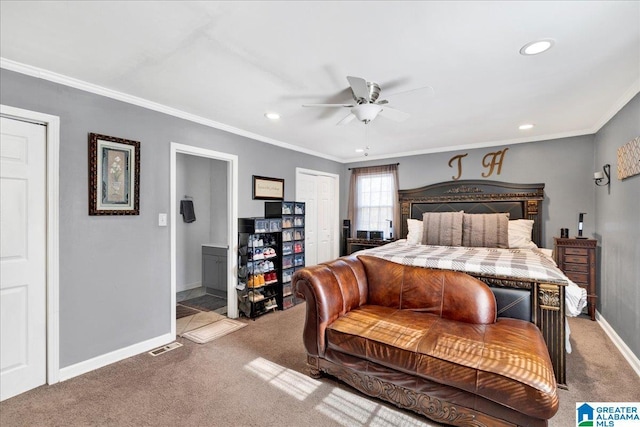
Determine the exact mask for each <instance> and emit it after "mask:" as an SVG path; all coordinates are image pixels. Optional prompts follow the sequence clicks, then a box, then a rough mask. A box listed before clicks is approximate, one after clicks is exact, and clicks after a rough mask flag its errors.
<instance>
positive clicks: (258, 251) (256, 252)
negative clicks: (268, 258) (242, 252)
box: [253, 249, 264, 259]
mask: <svg viewBox="0 0 640 427" xmlns="http://www.w3.org/2000/svg"><path fill="white" fill-rule="evenodd" d="M253 259H264V253H263V252H262V249H254V250H253Z"/></svg>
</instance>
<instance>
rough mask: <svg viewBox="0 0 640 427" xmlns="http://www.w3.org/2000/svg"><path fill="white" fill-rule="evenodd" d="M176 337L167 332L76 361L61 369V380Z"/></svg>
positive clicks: (151, 348) (160, 344)
mask: <svg viewBox="0 0 640 427" xmlns="http://www.w3.org/2000/svg"><path fill="white" fill-rule="evenodd" d="M175 339H176V337H175V335H171V334H165V335H161V336H159V337H155V338H151V339H150V340H147V341H143V342H140V343H137V344H133V345H130V346H129V347H125V348H121V349H119V350H115V351H112V352H111V353H107V354H103V355H101V356H97V357H94V358H93V359H89V360H85V361H84V362H80V363H76V364H75V365H71V366H67V367H66V368H62V369H60V377H59V380H60V381H65V380H68V379H70V378H73V377H77V376H78V375H82V374H86V373H87V372H90V371H93V370H95V369H98V368H102V367H103V366H107V365H110V364H112V363H115V362H119V361H120V360H123V359H126V358H128V357H131V356H135V355H137V354H140V353H144V352H146V351H149V350H153V349H154V348H157V347H160V346H163V345H165V344H168V343H170V342H173V341H175Z"/></svg>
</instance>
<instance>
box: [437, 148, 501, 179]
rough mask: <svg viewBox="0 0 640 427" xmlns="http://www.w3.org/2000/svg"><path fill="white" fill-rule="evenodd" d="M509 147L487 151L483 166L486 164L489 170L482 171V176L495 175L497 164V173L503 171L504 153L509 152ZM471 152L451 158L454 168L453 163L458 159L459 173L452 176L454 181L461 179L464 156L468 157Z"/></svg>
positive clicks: (450, 161)
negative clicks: (491, 151)
mask: <svg viewBox="0 0 640 427" xmlns="http://www.w3.org/2000/svg"><path fill="white" fill-rule="evenodd" d="M508 149H509V148H505V149H504V150H500V151H495V152H493V153H487V154H486V155H485V156H484V157H483V158H482V166H484V167H485V168H487V169H489V170H488V172H486V173H485V172H482V176H483V177H484V178H488V177H490V176H491V175H493V172H494V170H495V169H496V166H497V170H496V175H500V172H502V161H503V160H504V154H505V153H506V152H507V150H508ZM468 154H469V153H465V154H458V155H456V156H453V157H452V158H451V159H449V167H450V168H452V167H453V166H452V163H453V162H454V161H455V160H457V161H458V175H457V176H452V177H451V178H452V179H453V180H454V181H457V180H459V179H460V177H461V176H462V159H463V158H464V157H466V156H467V155H468Z"/></svg>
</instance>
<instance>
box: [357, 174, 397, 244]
mask: <svg viewBox="0 0 640 427" xmlns="http://www.w3.org/2000/svg"><path fill="white" fill-rule="evenodd" d="M348 210H349V211H348V217H349V219H350V220H351V224H352V226H351V230H352V237H353V235H355V230H369V231H371V230H380V231H384V237H385V238H387V239H388V238H390V237H397V236H398V234H397V233H396V229H398V230H399V229H400V228H399V225H400V224H399V221H400V206H399V204H398V164H392V165H383V166H371V167H365V168H353V169H351V182H350V186H349V207H348Z"/></svg>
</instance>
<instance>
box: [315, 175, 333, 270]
mask: <svg viewBox="0 0 640 427" xmlns="http://www.w3.org/2000/svg"><path fill="white" fill-rule="evenodd" d="M316 184H317V185H316V189H317V196H316V197H317V204H318V218H317V224H318V226H317V227H318V233H317V234H318V249H317V253H318V259H317V262H318V263H321V262H325V261H331V260H332V259H334V258H336V255H335V254H334V251H333V249H334V247H335V245H334V243H335V238H336V230H335V228H336V227H335V218H334V211H335V209H334V208H335V190H334V179H332V178H331V177H328V176H317V177H316Z"/></svg>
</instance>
